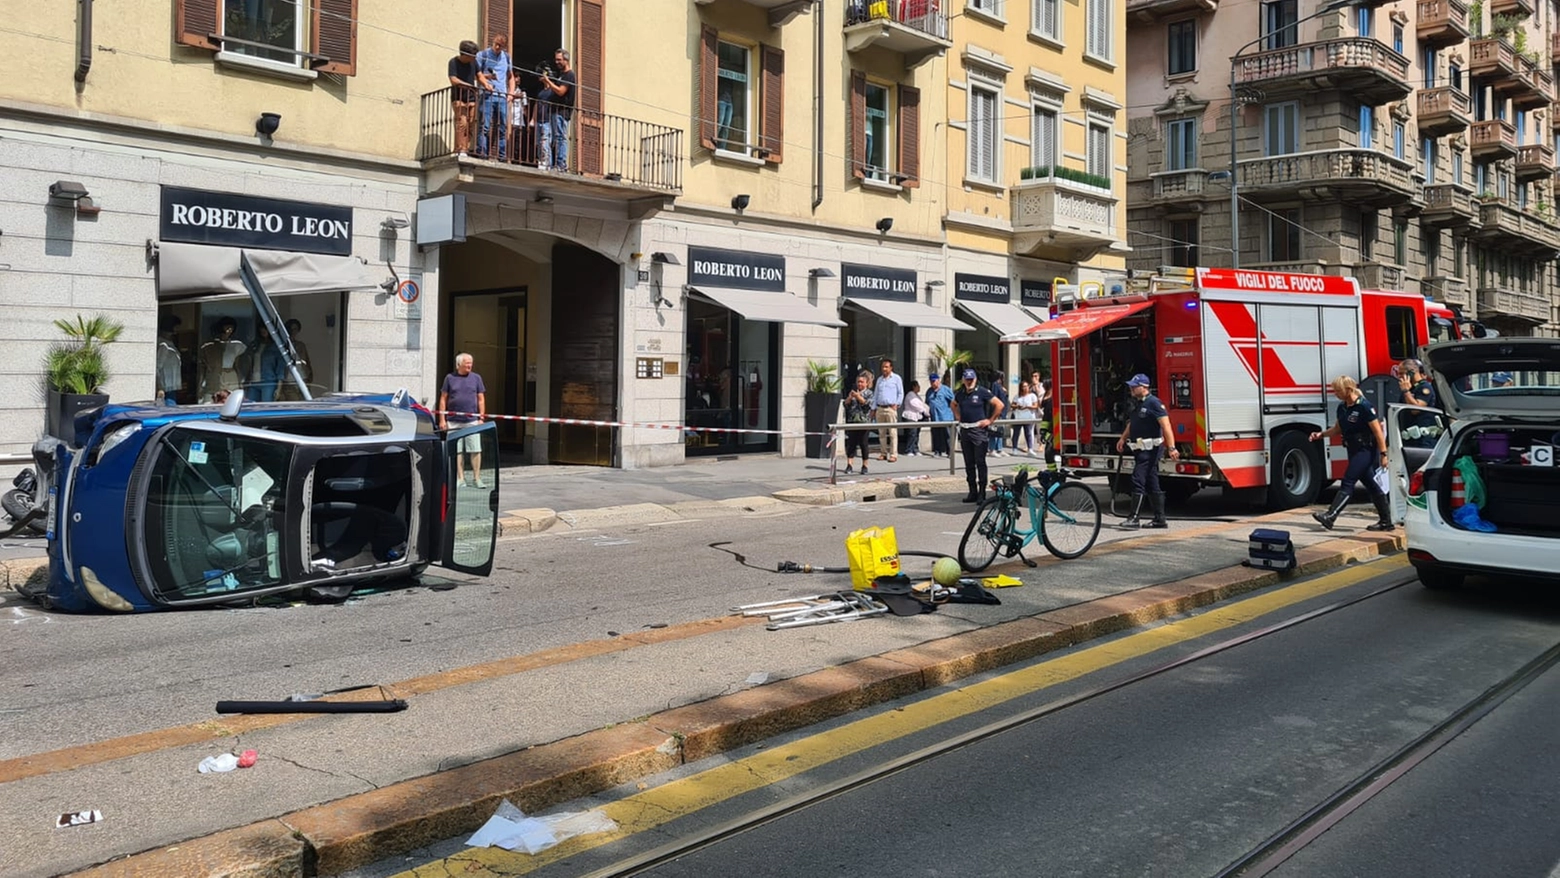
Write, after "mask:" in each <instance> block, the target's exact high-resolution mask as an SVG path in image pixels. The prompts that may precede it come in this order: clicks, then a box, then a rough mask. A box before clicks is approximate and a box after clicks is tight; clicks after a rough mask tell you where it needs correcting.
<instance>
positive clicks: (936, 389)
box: [926, 373, 953, 457]
mask: <svg viewBox="0 0 1560 878" xmlns="http://www.w3.org/2000/svg"><path fill="white" fill-rule="evenodd" d="M926 407H927V409H929V410H930V411H931V413H932V417H931V419H932V420H934V421H951V420H953V391H951V390H949V389H948V388H947V387H945V386H943V383H942V376H941V375H937V374H935V373H934V374H932V375H929V376H927V379H926ZM931 429H932V456H933V457H947V456H948V428H947V427H933V428H931Z"/></svg>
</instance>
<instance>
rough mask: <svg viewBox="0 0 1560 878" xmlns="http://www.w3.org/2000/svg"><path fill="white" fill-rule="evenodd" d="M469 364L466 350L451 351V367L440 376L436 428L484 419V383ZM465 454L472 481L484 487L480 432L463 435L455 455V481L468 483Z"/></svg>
mask: <svg viewBox="0 0 1560 878" xmlns="http://www.w3.org/2000/svg"><path fill="white" fill-rule="evenodd" d="M473 365H475V361H474V360H472V358H471V355H470V354H464V353H463V354H456V355H455V371H453V372H451V373H450V374H448V375H446V376H444V385H443V386H442V387H440V388H439V429H441V430H444V431H446V432H448V431H449V430H450V429H451V427H452V426H453V428H454V429H456V430H459V429H460V428H461V427H467V426H470V425H472V424H477V423H481V422H482V421H485V420H487V387H485V386H483V384H482V376H481V375H478V374H477V373H475V372H473V371H471V367H472V366H473ZM467 456H469V457H470V458H471V474H472V475H473V476H474V477H475V485H476V486H477V487H478V488H486V487H487V481H486V480H484V479H483V478H482V437H481V436H467V437H466V438H464V439H462V440H461V441H460V453H459V454H457V455H455V477H456V478H455V483H456V484H457V485H464V484H472V483H471V482H467V481H466V469H465V467H464V465H463V463H462V459H463V458H464V457H467Z"/></svg>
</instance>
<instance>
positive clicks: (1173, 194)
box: [1152, 168, 1208, 201]
mask: <svg viewBox="0 0 1560 878" xmlns="http://www.w3.org/2000/svg"><path fill="white" fill-rule="evenodd" d="M1152 176H1153V178H1154V198H1156V199H1159V200H1163V201H1182V200H1195V199H1199V198H1201V197H1202V194H1203V189H1204V187H1205V186H1206V184H1207V182H1208V172H1207V171H1205V170H1203V169H1202V168H1189V169H1187V170H1184V171H1161V172H1159V173H1157V174H1153V175H1152Z"/></svg>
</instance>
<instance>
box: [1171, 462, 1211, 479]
mask: <svg viewBox="0 0 1560 878" xmlns="http://www.w3.org/2000/svg"><path fill="white" fill-rule="evenodd" d="M1175 471H1176V473H1177V474H1179V475H1183V476H1201V475H1206V474H1207V472H1208V465H1207V464H1206V463H1178V464H1176V465H1175Z"/></svg>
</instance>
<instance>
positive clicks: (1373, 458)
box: [1311, 375, 1394, 531]
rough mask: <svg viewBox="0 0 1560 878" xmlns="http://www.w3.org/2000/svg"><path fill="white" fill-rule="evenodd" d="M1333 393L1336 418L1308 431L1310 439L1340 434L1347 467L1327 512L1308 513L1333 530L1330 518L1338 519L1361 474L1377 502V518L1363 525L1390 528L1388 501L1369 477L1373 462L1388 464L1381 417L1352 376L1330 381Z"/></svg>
mask: <svg viewBox="0 0 1560 878" xmlns="http://www.w3.org/2000/svg"><path fill="white" fill-rule="evenodd" d="M1332 392H1333V396H1336V397H1338V420H1337V423H1335V424H1333V425H1332V426H1331V427H1328V428H1327V429H1325V430H1322V431H1320V432H1317V433H1312V434H1311V441H1312V442H1315V441H1316V440H1318V439H1329V438H1331V437H1333V436H1342V437H1343V447H1344V448H1346V449H1347V450H1348V452H1349V467H1348V469H1346V470H1344V473H1343V479H1342V480H1341V481H1339V482H1338V496H1336V497H1334V498H1333V502H1332V506H1330V507H1328V509H1327V511H1326V512H1313V513H1311V517H1312V518H1314V519H1316V520H1317V521H1319V522H1321V523H1322V527H1325V528H1327V529H1328V530H1332V528H1333V522H1334V521H1336V520H1337V518H1338V513H1340V512H1342V511H1343V507H1345V506H1348V505H1349V500H1350V498H1351V497H1352V496H1353V494H1354V483H1355V482H1357V481H1359V480H1360V479H1361V478H1364V479H1365V486H1366V487H1367V488H1369V489H1370V499H1371V501H1372V502H1374V503H1375V504H1376V514H1377V515H1378V516H1379V520H1378V521H1377V522H1376V523H1375V524H1373V525H1371V526H1370V527H1368V528H1366V530H1374V531H1385V530H1392V529H1393V528H1394V525H1393V524H1392V507H1391V505H1390V504H1389V502H1388V501H1387V494H1386V492H1385V491H1383V490H1381V488H1380V486H1378V485H1377V484H1376V480H1375V479H1374V478H1371V472H1372V470H1374V469H1375V468H1376V466H1378V465H1379V466H1386V465H1387V434H1386V433H1385V432H1383V431H1382V429H1381V421H1380V419H1378V418H1377V417H1376V409H1375V407H1374V406H1372V405H1371V404H1370V400H1368V399H1366V398H1365V395H1364V394H1363V393H1361V392H1360V387H1359V385H1358V384H1357V383H1355V381H1354V379H1353V378H1350V377H1349V376H1348V375H1340V376H1338V377H1337V378H1334V379H1333V382H1332Z"/></svg>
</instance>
